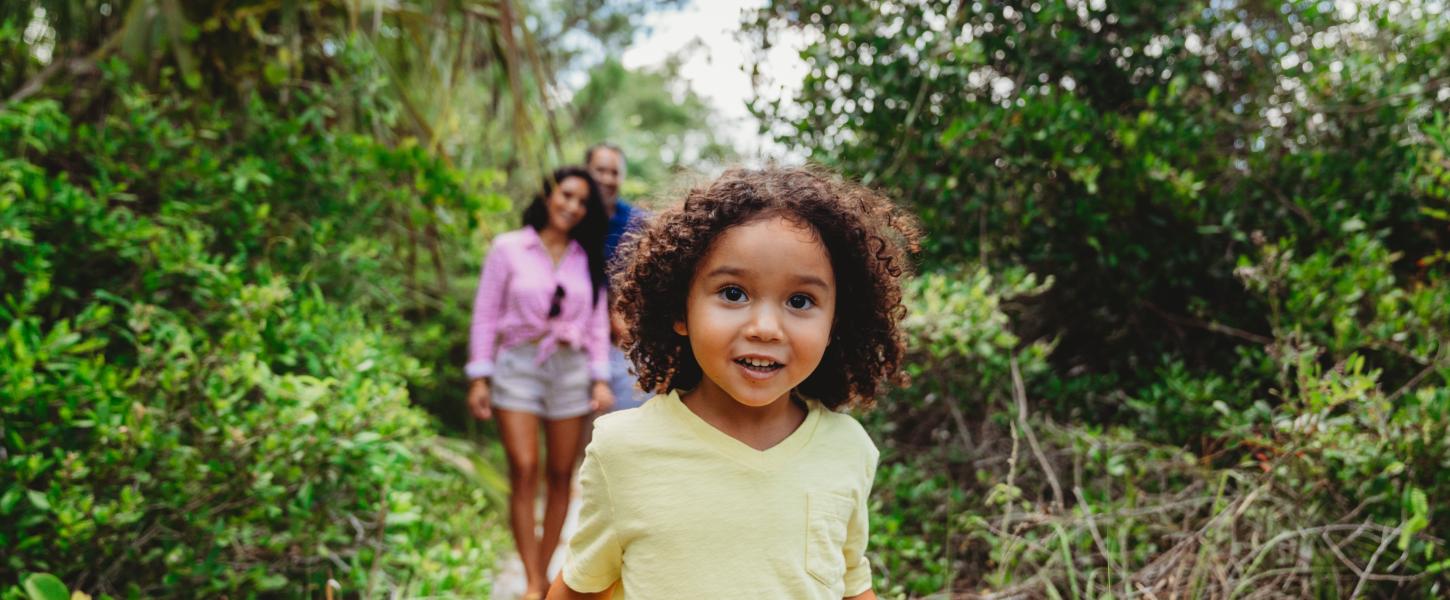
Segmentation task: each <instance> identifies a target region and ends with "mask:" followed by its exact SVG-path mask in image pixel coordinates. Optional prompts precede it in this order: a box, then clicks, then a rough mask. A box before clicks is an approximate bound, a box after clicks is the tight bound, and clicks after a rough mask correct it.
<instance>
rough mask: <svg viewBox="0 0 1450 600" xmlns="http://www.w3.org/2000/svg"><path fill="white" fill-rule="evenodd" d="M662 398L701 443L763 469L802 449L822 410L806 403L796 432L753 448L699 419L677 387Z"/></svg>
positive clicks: (814, 429) (741, 461)
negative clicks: (775, 441)
mask: <svg viewBox="0 0 1450 600" xmlns="http://www.w3.org/2000/svg"><path fill="white" fill-rule="evenodd" d="M662 400H664V401H665V402H664V405H665V410H667V411H669V412H670V414H671V415H672V416H673V417H674V418H675V420H677V421H680V422H682V423H684V424H685V427H687V428H688V429H689V430H690V431H691V432H692V433H694V435H695V436H696V437H697V438H699V439H700V441H701V442H704V443H705V444H706V445H708V446H710V447H711V448H714V449H715V450H716V451H718V452H720V453H721V454H724V455H725V456H727V457H729V458H731V459H733V460H735V461H736V462H739V463H740V464H742V465H745V466H747V467H750V468H753V469H758V470H762V471H769V470H773V469H775V468H778V467H779V466H780V465H782V464H784V463H786V462H787V461H788V460H789V459H791V458H793V457H794V456H795V455H796V454H798V453H800V451H801V449H802V448H805V446H806V443H807V442H809V441H810V439H811V437H812V436H814V435H815V432H816V426H817V425H818V424H819V423H820V420H821V414H820V413H821V411H822V410H824V409H823V408H822V407H820V406H819V405H817V404H816V403H815V402H814V401H810V402H808V403H807V405H806V418H805V420H803V421H801V424H800V425H799V426H797V427H796V428H795V431H792V432H791V433H790V435H788V436H786V437H785V439H783V440H781V441H780V442H779V443H777V444H776V445H774V446H771V447H769V448H766V449H765V450H756V449H755V448H752V447H750V446H749V445H748V444H746V443H745V442H742V441H740V440H738V439H735V438H733V437H731V436H730V434H728V433H725V432H723V431H720V430H719V429H716V428H715V426H714V425H711V424H710V423H709V422H707V421H705V420H704V419H701V418H700V415H697V414H695V412H694V411H692V410H690V407H688V406H685V403H684V402H683V401H681V400H680V393H679V391H678V390H671V391H670V393H669V395H668V396H666V397H664V398H662Z"/></svg>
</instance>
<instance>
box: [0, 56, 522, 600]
mask: <svg viewBox="0 0 1450 600" xmlns="http://www.w3.org/2000/svg"><path fill="white" fill-rule="evenodd" d="M116 85H117V93H118V94H119V100H118V102H120V104H121V105H123V106H124V107H125V109H124V110H120V111H118V112H116V113H115V114H112V115H110V116H107V117H104V118H103V119H102V120H101V121H100V122H98V123H94V124H90V123H73V122H72V121H71V120H70V119H69V118H67V117H66V116H65V115H63V114H62V112H61V109H60V107H59V105H58V104H56V103H55V102H52V101H44V100H41V101H32V102H25V103H20V104H17V105H12V106H7V107H5V108H4V109H3V110H0V156H3V157H4V158H3V159H0V284H3V290H4V295H3V297H0V322H3V323H4V328H3V332H0V333H3V337H0V397H3V398H4V401H3V403H0V465H3V467H0V473H3V475H0V546H4V547H6V548H7V551H6V553H5V557H4V558H3V560H0V582H18V581H19V580H20V576H21V575H22V574H24V573H28V572H38V571H45V572H49V573H52V574H54V575H56V576H58V577H59V578H60V579H61V580H63V581H64V582H66V583H67V584H68V585H69V586H70V587H71V588H72V589H79V590H83V591H88V592H92V593H96V592H101V593H107V594H117V595H118V594H126V595H130V596H146V597H195V596H222V595H226V596H254V595H257V594H285V595H294V596H303V595H315V594H316V593H317V591H318V590H320V589H321V586H322V585H324V584H325V582H327V581H328V580H329V578H331V579H336V580H337V581H339V582H340V584H341V586H342V589H343V590H345V591H347V593H349V594H353V593H362V594H364V595H373V594H381V593H390V594H391V593H402V594H407V595H437V594H445V593H453V594H459V595H462V596H466V597H477V596H481V595H484V594H486V593H487V587H488V583H487V580H486V577H485V573H484V570H485V569H487V568H489V566H490V564H491V562H492V558H493V556H494V548H495V544H496V542H497V541H498V537H497V536H498V535H500V534H492V535H490V534H483V535H481V534H480V533H479V532H480V531H488V530H489V529H487V528H486V527H484V525H486V524H487V523H489V522H490V518H491V514H492V511H493V510H494V506H496V505H497V504H496V499H495V498H491V497H489V496H488V493H489V492H488V491H487V488H485V487H484V486H483V482H485V481H489V480H491V477H492V476H491V475H490V474H489V473H488V472H487V465H485V464H484V463H482V462H480V461H476V460H473V459H471V458H463V457H465V456H468V455H467V454H465V453H464V452H466V450H465V449H464V448H459V447H457V446H456V445H450V444H449V443H448V442H445V441H442V440H439V439H437V436H436V434H435V433H434V426H433V424H432V422H431V419H430V418H429V417H428V416H427V415H426V414H425V413H424V412H422V411H420V410H419V409H418V408H415V407H413V406H412V405H411V403H410V400H409V389H408V388H409V385H410V382H419V381H424V380H425V379H426V377H427V376H428V374H429V372H430V371H429V369H428V368H427V367H426V366H425V363H424V362H421V361H420V359H419V357H418V356H416V355H414V353H413V352H412V351H413V350H414V349H415V348H416V345H415V344H416V343H417V342H416V340H417V339H419V338H417V337H413V336H414V333H413V331H412V329H413V328H412V327H411V326H410V325H409V322H408V318H409V316H410V313H409V311H417V310H419V309H418V308H417V306H418V305H419V304H424V305H426V302H423V301H421V300H419V299H420V298H426V295H424V294H421V293H418V287H419V286H420V285H421V284H420V283H419V282H418V281H417V280H416V279H414V278H413V277H412V275H411V274H412V273H413V272H414V269H415V268H416V267H417V263H419V262H423V259H425V258H426V254H425V253H426V252H428V248H429V246H428V242H426V241H420V240H426V239H427V236H428V235H433V234H430V233H428V232H429V231H430V228H431V230H432V231H433V232H434V233H436V231H437V230H438V229H440V228H446V227H456V228H459V229H462V228H465V227H467V224H468V223H469V221H470V220H471V219H476V217H477V216H480V215H483V214H484V211H485V209H486V208H487V207H488V206H489V203H491V202H492V203H494V204H497V199H496V197H492V196H487V195H480V194H476V193H474V192H470V191H468V189H467V187H466V186H465V184H464V182H463V180H462V179H461V178H460V177H459V176H458V175H457V174H456V173H455V172H453V171H451V170H449V169H448V168H446V167H444V166H443V165H441V164H439V163H438V162H437V161H436V160H435V159H432V158H430V157H428V156H427V155H426V154H424V153H422V152H421V151H419V150H418V149H417V148H416V147H414V146H409V145H406V144H405V145H403V146H401V147H399V148H388V147H384V146H382V145H380V144H378V143H376V142H373V141H371V140H369V139H366V138H360V137H354V136H350V135H343V134H338V133H335V132H332V131H330V130H328V129H327V128H326V127H325V126H324V122H325V120H326V119H327V117H328V110H329V109H328V105H327V104H326V102H324V101H322V100H321V99H320V98H316V97H311V98H303V99H301V100H299V101H298V102H297V103H296V104H295V105H292V106H289V107H283V108H281V109H277V110H273V109H267V108H264V107H263V106H262V105H261V104H260V103H252V104H251V105H250V106H249V107H248V108H247V111H246V113H245V115H244V116H242V117H239V118H234V117H231V116H227V115H223V114H222V113H221V112H220V109H217V108H209V107H199V106H190V105H188V104H186V103H184V102H181V101H179V100H177V99H176V98H175V97H174V96H168V95H154V94H152V93H150V92H148V91H146V90H145V89H141V88H136V87H130V86H127V85H126V84H125V83H124V81H118V82H117V84H116ZM450 220H451V221H450ZM459 237H466V236H459ZM440 243H441V242H440ZM454 243H458V242H454ZM444 275H446V273H445V274H444ZM437 283H438V285H440V286H445V285H446V281H443V280H440V281H438V282H437ZM417 314H418V313H417V312H414V313H412V315H413V316H416V315H417ZM424 314H427V313H424ZM426 335H436V333H434V332H432V330H427V332H426ZM422 339H428V338H427V337H424V338H422ZM433 352H434V353H436V352H439V351H438V350H434V351H433ZM442 352H443V353H444V354H446V352H447V349H446V348H445V349H443V350H442ZM422 354H425V359H426V358H427V357H428V356H429V355H428V354H427V353H422ZM440 362H443V361H440ZM494 479H496V478H494ZM499 529H501V528H499ZM16 593H19V592H18V591H16V590H15V589H12V590H11V591H10V592H9V594H11V595H14V594H16Z"/></svg>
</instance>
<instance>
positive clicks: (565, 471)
mask: <svg viewBox="0 0 1450 600" xmlns="http://www.w3.org/2000/svg"><path fill="white" fill-rule="evenodd" d="M546 471H547V475H546V476H547V477H548V478H549V485H551V486H558V485H569V480H571V479H573V478H574V465H573V464H572V463H570V464H569V465H567V466H558V465H549V468H548V469H546Z"/></svg>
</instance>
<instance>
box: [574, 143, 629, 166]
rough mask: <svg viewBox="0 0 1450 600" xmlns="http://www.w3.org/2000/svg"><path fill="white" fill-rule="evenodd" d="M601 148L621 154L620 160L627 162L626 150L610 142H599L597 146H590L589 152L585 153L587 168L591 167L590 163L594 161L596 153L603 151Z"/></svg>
mask: <svg viewBox="0 0 1450 600" xmlns="http://www.w3.org/2000/svg"><path fill="white" fill-rule="evenodd" d="M601 148H607V149H610V150H613V151H614V152H615V153H616V154H619V158H620V160H627V159H626V158H625V157H624V150H621V149H620V148H619V146H617V145H615V144H612V143H610V142H599V143H598V144H595V145H593V146H590V147H589V149H588V150H585V151H584V165H585V166H589V161H591V160H594V153H595V152H596V151H598V150H599V149H601Z"/></svg>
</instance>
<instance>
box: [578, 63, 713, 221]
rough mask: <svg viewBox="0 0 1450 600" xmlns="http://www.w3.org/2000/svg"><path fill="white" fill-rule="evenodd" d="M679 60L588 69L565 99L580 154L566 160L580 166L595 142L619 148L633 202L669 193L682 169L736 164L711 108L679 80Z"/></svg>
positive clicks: (625, 190) (610, 64)
mask: <svg viewBox="0 0 1450 600" xmlns="http://www.w3.org/2000/svg"><path fill="white" fill-rule="evenodd" d="M682 58H683V57H681V56H676V57H673V58H672V59H671V60H669V61H666V64H664V65H663V66H661V67H659V68H656V69H639V70H634V69H626V68H625V67H624V66H623V65H621V64H619V62H617V61H614V60H605V61H604V62H603V63H602V64H600V65H599V66H597V67H595V68H594V69H592V70H591V71H590V72H589V82H588V83H587V84H586V85H585V86H584V87H583V88H582V89H580V90H579V91H578V92H576V93H575V94H574V97H573V98H572V99H571V100H570V104H571V109H572V111H571V112H572V114H573V117H574V123H575V128H576V129H575V131H574V132H573V133H574V137H575V139H576V140H578V142H579V143H578V145H577V148H578V152H577V155H578V157H577V158H574V157H571V156H569V155H568V154H566V155H565V157H564V158H565V160H569V161H576V160H577V161H582V159H583V153H584V149H585V148H587V147H588V145H589V144H592V143H594V142H597V141H600V140H608V141H610V142H613V143H615V144H618V145H619V146H620V147H621V148H622V149H623V150H624V151H625V153H626V155H627V159H628V172H629V177H628V178H627V179H626V180H625V182H624V185H625V188H624V190H623V191H622V193H623V194H624V195H626V196H630V197H636V198H637V197H640V196H649V195H650V194H651V193H657V192H659V191H660V190H661V189H662V188H666V187H667V186H666V183H667V182H668V181H669V180H670V177H671V176H673V175H676V174H677V173H679V172H681V171H690V170H694V171H699V170H701V169H702V168H703V167H704V166H706V165H708V164H723V163H729V162H730V161H731V160H733V159H734V158H735V151H734V149H732V148H730V147H729V146H728V145H727V144H726V142H725V141H724V139H723V137H722V136H721V135H720V133H719V128H720V127H721V126H722V124H720V123H718V122H714V121H715V120H714V119H713V115H712V114H711V108H710V106H709V104H706V102H705V100H704V99H702V98H700V97H699V96H697V95H696V94H695V93H694V92H693V91H692V90H690V89H688V88H687V87H684V85H683V81H681V80H680V78H679V75H678V71H679V68H680V61H681V59H682Z"/></svg>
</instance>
